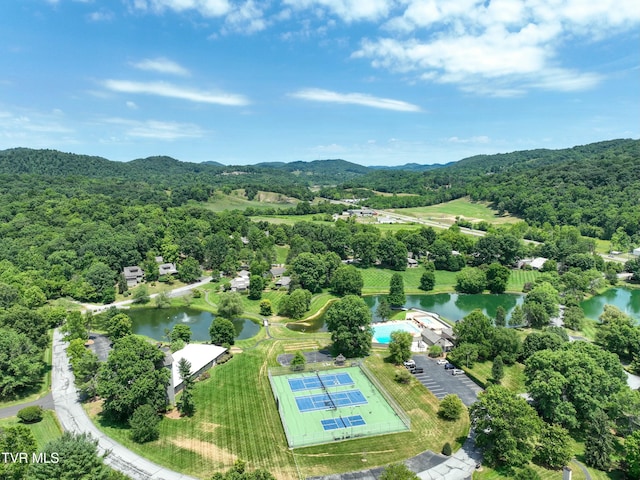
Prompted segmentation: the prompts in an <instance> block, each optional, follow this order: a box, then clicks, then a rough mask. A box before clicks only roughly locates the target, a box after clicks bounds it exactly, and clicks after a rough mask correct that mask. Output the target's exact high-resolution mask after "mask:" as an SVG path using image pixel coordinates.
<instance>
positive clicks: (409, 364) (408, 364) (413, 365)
mask: <svg viewBox="0 0 640 480" xmlns="http://www.w3.org/2000/svg"><path fill="white" fill-rule="evenodd" d="M404 366H405V367H407V368H411V367H415V366H416V362H415V361H414V360H413V359H411V360H407V361H406V362H404Z"/></svg>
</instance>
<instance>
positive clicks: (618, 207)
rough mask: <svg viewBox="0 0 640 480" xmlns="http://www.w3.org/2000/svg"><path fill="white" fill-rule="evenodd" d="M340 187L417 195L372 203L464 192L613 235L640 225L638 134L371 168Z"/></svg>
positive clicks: (521, 212) (541, 219)
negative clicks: (423, 165)
mask: <svg viewBox="0 0 640 480" xmlns="http://www.w3.org/2000/svg"><path fill="white" fill-rule="evenodd" d="M342 187H343V189H353V188H361V189H362V188H364V189H370V190H379V191H383V192H390V193H414V194H417V195H414V196H386V197H382V196H375V197H371V198H369V199H368V200H367V204H368V205H369V206H372V207H375V208H385V207H387V208H390V207H416V206H424V205H432V204H436V203H440V202H444V201H448V200H452V199H455V198H460V197H463V196H466V195H469V196H471V198H472V199H474V200H488V201H491V202H493V203H494V205H495V207H496V208H497V209H498V210H500V211H508V212H509V213H511V214H514V215H517V216H520V217H522V218H524V219H525V220H527V222H529V223H530V224H531V225H536V226H542V225H543V224H545V223H548V224H550V225H556V224H562V225H574V226H577V227H579V228H580V230H581V232H582V233H583V235H588V236H591V237H599V238H604V239H609V238H611V235H613V233H614V232H615V231H616V230H617V229H618V228H622V229H623V230H624V231H625V232H626V233H627V234H628V235H634V234H637V233H639V232H640V208H639V205H640V141H639V140H612V141H607V142H599V143H593V144H590V145H583V146H578V147H573V148H568V149H562V150H528V151H522V152H513V153H508V154H500V155H479V156H475V157H470V158H467V159H464V160H461V161H459V162H456V163H455V164H453V165H450V166H447V167H444V168H438V169H436V170H431V171H427V172H422V173H414V172H405V171H376V172H373V173H371V174H369V175H366V176H364V177H360V178H357V179H352V180H350V181H349V182H345V183H344V184H343V185H342Z"/></svg>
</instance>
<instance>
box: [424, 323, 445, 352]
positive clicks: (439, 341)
mask: <svg viewBox="0 0 640 480" xmlns="http://www.w3.org/2000/svg"><path fill="white" fill-rule="evenodd" d="M421 336H422V341H423V342H424V343H426V344H427V346H429V347H430V346H432V345H440V347H442V351H443V352H448V351H450V350H451V349H452V348H453V342H452V341H451V339H450V335H447V334H445V333H444V332H442V331H440V332H438V331H436V330H431V329H430V328H424V329H423V330H422V333H421Z"/></svg>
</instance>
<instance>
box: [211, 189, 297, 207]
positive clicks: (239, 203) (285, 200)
mask: <svg viewBox="0 0 640 480" xmlns="http://www.w3.org/2000/svg"><path fill="white" fill-rule="evenodd" d="M299 201H300V200H298V199H296V198H292V197H288V196H286V195H282V194H281V193H274V192H263V191H259V192H258V194H257V195H256V197H255V198H254V199H253V200H249V199H247V197H246V196H245V191H244V189H238V190H233V191H232V192H231V194H230V195H225V194H223V193H221V192H216V194H215V195H214V197H213V198H211V199H210V200H209V201H208V202H205V203H204V204H203V205H204V206H205V207H206V208H208V209H209V210H213V211H214V212H222V211H224V210H244V209H245V208H247V207H253V208H268V207H272V208H282V207H295V206H296V204H297V203H298V202H299Z"/></svg>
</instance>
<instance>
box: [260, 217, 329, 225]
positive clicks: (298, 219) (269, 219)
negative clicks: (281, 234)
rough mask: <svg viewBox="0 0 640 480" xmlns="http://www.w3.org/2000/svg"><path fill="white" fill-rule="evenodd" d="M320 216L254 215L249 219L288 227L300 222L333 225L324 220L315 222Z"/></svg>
mask: <svg viewBox="0 0 640 480" xmlns="http://www.w3.org/2000/svg"><path fill="white" fill-rule="evenodd" d="M318 215H320V214H308V215H252V216H251V217H249V218H250V219H251V220H253V221H254V222H269V223H274V224H280V223H284V224H286V225H294V224H296V223H298V222H312V223H331V222H325V221H324V220H314V217H315V218H318Z"/></svg>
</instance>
